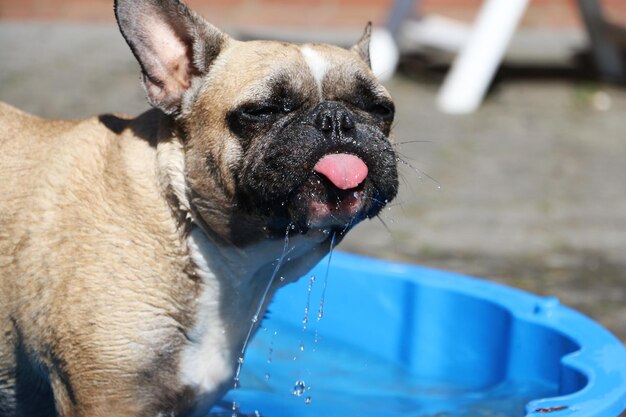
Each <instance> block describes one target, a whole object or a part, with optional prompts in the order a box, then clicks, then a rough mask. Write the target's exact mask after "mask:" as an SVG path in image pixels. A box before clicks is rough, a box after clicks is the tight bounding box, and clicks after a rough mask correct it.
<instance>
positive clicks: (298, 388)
mask: <svg viewBox="0 0 626 417" xmlns="http://www.w3.org/2000/svg"><path fill="white" fill-rule="evenodd" d="M305 390H306V384H305V383H304V381H296V383H295V385H294V386H293V391H292V392H291V393H292V394H293V395H295V396H296V397H301V396H302V394H304V391H305Z"/></svg>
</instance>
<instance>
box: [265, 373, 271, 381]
mask: <svg viewBox="0 0 626 417" xmlns="http://www.w3.org/2000/svg"><path fill="white" fill-rule="evenodd" d="M270 377H271V375H270V374H269V372H266V373H265V380H266V381H269V380H270Z"/></svg>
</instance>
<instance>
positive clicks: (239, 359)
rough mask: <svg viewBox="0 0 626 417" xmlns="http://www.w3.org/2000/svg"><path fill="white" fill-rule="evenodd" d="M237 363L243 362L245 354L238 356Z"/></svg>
mask: <svg viewBox="0 0 626 417" xmlns="http://www.w3.org/2000/svg"><path fill="white" fill-rule="evenodd" d="M237 363H238V364H243V356H240V357H238V358H237Z"/></svg>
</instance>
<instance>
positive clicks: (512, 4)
mask: <svg viewBox="0 0 626 417" xmlns="http://www.w3.org/2000/svg"><path fill="white" fill-rule="evenodd" d="M527 5H528V0H485V2H484V3H483V5H482V7H481V9H480V12H479V14H478V17H477V19H476V23H475V24H474V28H473V29H472V32H471V34H470V36H469V39H468V40H467V43H466V44H465V46H464V47H463V49H462V50H461V52H460V53H459V55H458V56H457V57H456V59H455V61H454V63H453V64H452V68H451V70H450V72H449V73H448V75H447V76H446V79H445V81H444V83H443V86H442V88H441V91H440V92H439V97H438V98H437V104H438V106H439V108H440V109H441V110H442V111H444V112H446V113H457V114H463V113H471V112H473V111H475V110H476V109H477V108H478V106H479V105H480V103H481V101H482V99H483V97H484V95H485V92H486V91H487V88H488V87H489V84H490V83H491V80H492V79H493V76H494V74H495V72H496V69H497V68H498V66H499V64H500V61H501V60H502V57H503V56H504V53H505V52H506V48H507V46H508V45H509V42H510V40H511V38H512V37H513V34H514V33H515V29H516V28H517V25H518V23H519V20H520V18H521V17H522V15H523V14H524V11H525V10H526V6H527Z"/></svg>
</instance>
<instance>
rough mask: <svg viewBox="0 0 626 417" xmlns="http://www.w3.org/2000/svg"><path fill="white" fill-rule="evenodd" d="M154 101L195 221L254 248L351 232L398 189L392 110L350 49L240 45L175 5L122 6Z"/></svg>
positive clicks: (162, 1)
mask: <svg viewBox="0 0 626 417" xmlns="http://www.w3.org/2000/svg"><path fill="white" fill-rule="evenodd" d="M116 16H117V19H118V23H119V25H120V29H121V31H122V34H123V35H124V37H125V39H126V41H127V42H128V44H129V45H130V47H131V49H132V50H133V53H134V54H135V56H136V58H137V59H138V61H139V63H140V65H141V68H142V72H143V82H144V86H145V89H146V92H147V96H148V100H149V101H150V103H151V104H152V105H153V106H155V107H157V108H159V109H161V110H162V111H163V112H164V113H166V114H168V115H171V117H172V119H173V120H175V124H176V126H177V128H178V129H179V131H180V136H181V138H182V140H183V147H184V154H185V180H186V186H187V194H188V195H187V198H188V200H189V203H190V206H191V209H192V210H193V211H194V215H195V216H196V217H197V218H198V219H200V221H202V222H204V223H205V226H206V227H207V228H209V229H210V230H211V231H213V232H214V233H217V234H218V235H220V236H221V237H222V238H224V239H226V240H228V241H231V242H234V243H237V244H244V243H248V242H253V241H255V240H258V239H261V238H267V237H272V236H284V234H285V231H286V230H287V228H290V229H293V230H294V232H293V233H306V232H307V231H308V230H310V229H319V230H324V231H336V232H340V234H343V233H342V232H345V231H347V230H348V229H350V228H351V227H352V226H353V225H355V224H356V223H358V222H359V221H361V220H362V219H364V218H369V217H372V216H375V215H376V214H378V212H379V211H380V210H381V209H382V208H383V207H384V205H385V204H386V203H387V202H388V201H390V200H391V199H392V198H393V197H394V196H395V195H396V192H397V187H398V180H397V171H396V157H395V153H394V150H393V147H392V145H391V143H390V141H389V134H390V129H391V124H392V121H393V117H394V105H393V102H392V100H391V98H390V96H389V94H388V93H387V91H386V90H385V89H384V88H383V87H382V86H381V85H380V84H379V83H378V81H377V80H376V78H375V77H374V75H373V74H372V72H371V70H370V67H369V36H370V29H369V26H368V28H367V29H366V32H365V34H364V36H363V38H362V39H361V40H360V41H359V42H358V43H357V44H356V45H355V46H353V47H352V48H351V49H343V48H339V47H335V46H330V45H319V44H307V45H296V44H289V43H280V42H266V41H253V42H239V41H236V40H233V39H232V38H230V37H228V36H227V35H225V34H223V33H222V32H221V31H219V30H218V29H216V28H215V27H213V26H212V25H210V24H209V23H207V22H206V21H204V20H203V19H202V18H201V17H199V16H198V15H196V14H195V13H194V12H193V11H191V10H189V9H188V8H187V7H186V6H185V5H184V4H182V3H180V2H179V1H177V0H134V1H130V0H118V1H117V2H116Z"/></svg>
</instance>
